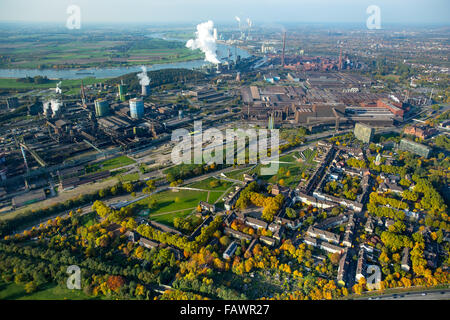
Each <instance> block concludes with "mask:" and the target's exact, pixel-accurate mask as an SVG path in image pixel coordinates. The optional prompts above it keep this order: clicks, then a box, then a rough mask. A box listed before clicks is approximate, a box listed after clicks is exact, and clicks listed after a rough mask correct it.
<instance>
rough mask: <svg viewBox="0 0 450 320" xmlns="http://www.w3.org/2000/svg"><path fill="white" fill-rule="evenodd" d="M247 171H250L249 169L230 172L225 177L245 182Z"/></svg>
mask: <svg viewBox="0 0 450 320" xmlns="http://www.w3.org/2000/svg"><path fill="white" fill-rule="evenodd" d="M247 171H249V168H246V169H238V170H234V171H230V172H227V173H225V175H226V176H227V177H228V178H230V179H234V180H240V181H244V173H247Z"/></svg>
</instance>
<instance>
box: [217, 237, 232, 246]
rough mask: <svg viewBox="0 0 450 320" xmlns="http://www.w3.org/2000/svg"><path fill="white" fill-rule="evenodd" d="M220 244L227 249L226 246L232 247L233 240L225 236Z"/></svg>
mask: <svg viewBox="0 0 450 320" xmlns="http://www.w3.org/2000/svg"><path fill="white" fill-rule="evenodd" d="M219 242H220V244H221V245H223V246H224V247H226V246H228V245H230V243H231V239H230V238H229V237H227V236H223V237H221V238H220V239H219Z"/></svg>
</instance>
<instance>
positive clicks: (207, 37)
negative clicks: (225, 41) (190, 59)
mask: <svg viewBox="0 0 450 320" xmlns="http://www.w3.org/2000/svg"><path fill="white" fill-rule="evenodd" d="M213 29H214V22H212V21H211V20H210V21H208V22H203V23H201V24H199V25H198V26H197V32H196V33H195V35H196V39H190V40H189V41H188V42H187V43H186V47H188V48H189V49H192V50H196V49H200V50H202V52H203V53H204V54H205V61H208V62H211V63H214V64H219V63H220V61H219V60H218V59H217V54H216V49H217V47H216V40H215V39H214V35H213Z"/></svg>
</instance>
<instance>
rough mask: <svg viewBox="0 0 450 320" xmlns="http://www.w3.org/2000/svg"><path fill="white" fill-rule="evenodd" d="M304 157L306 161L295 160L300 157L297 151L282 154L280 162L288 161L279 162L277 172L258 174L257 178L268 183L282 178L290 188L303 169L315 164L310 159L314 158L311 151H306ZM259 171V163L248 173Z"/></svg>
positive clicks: (298, 180) (295, 182) (297, 181)
mask: <svg viewBox="0 0 450 320" xmlns="http://www.w3.org/2000/svg"><path fill="white" fill-rule="evenodd" d="M305 157H306V161H297V159H300V154H299V152H298V151H297V152H293V153H290V154H287V155H284V156H282V157H280V162H289V163H280V164H279V170H278V172H277V174H275V175H272V176H260V177H259V178H260V179H262V180H264V181H267V182H269V183H279V181H280V180H281V179H282V180H284V185H285V186H289V187H291V188H292V187H295V186H297V184H298V183H299V182H300V180H301V174H302V173H303V171H305V170H307V169H308V168H311V167H313V166H315V164H314V163H313V162H312V159H313V158H314V152H313V151H311V152H306V154H305ZM280 169H281V170H280ZM260 172H261V165H258V166H256V167H255V168H254V169H252V170H251V171H250V173H256V174H259V173H260Z"/></svg>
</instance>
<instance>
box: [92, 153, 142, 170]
mask: <svg viewBox="0 0 450 320" xmlns="http://www.w3.org/2000/svg"><path fill="white" fill-rule="evenodd" d="M133 163H136V161H134V160H133V159H131V158H129V157H127V156H120V157H117V158H113V159H108V160H105V161H102V162H98V163H95V164H92V165H88V166H87V167H86V172H88V173H95V172H101V171H106V170H112V169H116V168H120V167H124V166H127V165H130V164H133Z"/></svg>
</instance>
